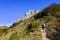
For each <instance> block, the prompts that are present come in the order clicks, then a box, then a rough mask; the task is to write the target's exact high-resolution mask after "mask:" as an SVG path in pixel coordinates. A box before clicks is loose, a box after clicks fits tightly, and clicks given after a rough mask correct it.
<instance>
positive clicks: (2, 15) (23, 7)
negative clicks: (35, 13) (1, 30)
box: [0, 0, 60, 25]
mask: <svg viewBox="0 0 60 40" xmlns="http://www.w3.org/2000/svg"><path fill="white" fill-rule="evenodd" d="M52 3H60V0H0V25H11V24H12V23H14V22H15V21H16V20H17V19H18V18H21V17H22V16H24V15H25V13H26V12H27V11H28V10H42V9H44V8H45V7H47V6H49V5H50V4H52Z"/></svg>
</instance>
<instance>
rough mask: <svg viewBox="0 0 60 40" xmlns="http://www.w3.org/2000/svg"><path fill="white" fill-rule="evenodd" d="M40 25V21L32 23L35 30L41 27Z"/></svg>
mask: <svg viewBox="0 0 60 40" xmlns="http://www.w3.org/2000/svg"><path fill="white" fill-rule="evenodd" d="M39 24H40V20H35V21H32V22H31V25H32V27H33V28H37V27H38V26H39Z"/></svg>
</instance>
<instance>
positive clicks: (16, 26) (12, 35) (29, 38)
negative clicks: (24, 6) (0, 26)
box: [0, 4, 60, 40]
mask: <svg viewBox="0 0 60 40" xmlns="http://www.w3.org/2000/svg"><path fill="white" fill-rule="evenodd" d="M32 12H33V11H32ZM32 12H31V13H29V12H28V13H29V14H28V13H27V14H26V15H25V16H24V17H22V18H21V19H19V20H18V21H16V22H15V23H13V24H12V25H11V26H10V27H9V28H7V31H6V33H4V32H2V33H3V34H2V36H1V37H0V40H42V32H41V23H42V22H45V23H46V33H47V37H48V38H49V39H51V40H60V38H59V37H60V4H52V5H50V6H48V7H46V8H45V9H43V10H42V11H38V12H37V13H36V11H35V13H36V14H34V12H33V13H32ZM32 14H33V15H32ZM30 15H32V16H30ZM28 16H29V17H28ZM25 18H26V19H25ZM2 31H3V30H2Z"/></svg>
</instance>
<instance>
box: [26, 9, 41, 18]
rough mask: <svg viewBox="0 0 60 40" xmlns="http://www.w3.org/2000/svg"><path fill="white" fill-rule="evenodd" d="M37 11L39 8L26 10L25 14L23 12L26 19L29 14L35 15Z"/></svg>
mask: <svg viewBox="0 0 60 40" xmlns="http://www.w3.org/2000/svg"><path fill="white" fill-rule="evenodd" d="M39 11H40V10H29V11H28V12H26V14H25V17H26V19H27V18H30V17H31V16H33V15H35V14H37V13H38V12H39Z"/></svg>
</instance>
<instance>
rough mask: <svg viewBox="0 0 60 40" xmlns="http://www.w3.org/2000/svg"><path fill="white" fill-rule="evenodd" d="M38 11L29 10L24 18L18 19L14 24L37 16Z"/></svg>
mask: <svg viewBox="0 0 60 40" xmlns="http://www.w3.org/2000/svg"><path fill="white" fill-rule="evenodd" d="M39 11H40V10H29V11H28V12H26V13H25V16H23V17H22V18H19V19H18V20H17V21H16V23H18V22H19V21H20V20H25V19H28V18H30V17H31V16H33V15H35V14H37V13H38V12H39Z"/></svg>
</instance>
